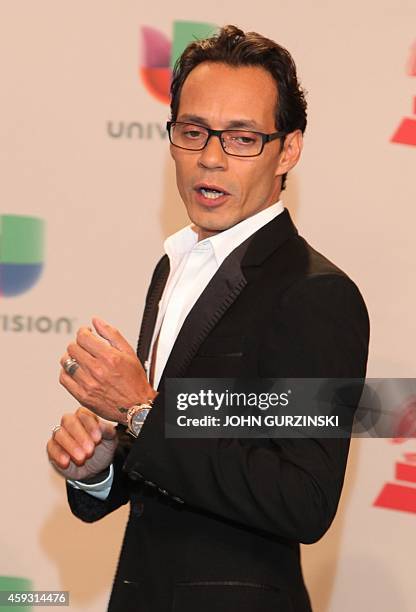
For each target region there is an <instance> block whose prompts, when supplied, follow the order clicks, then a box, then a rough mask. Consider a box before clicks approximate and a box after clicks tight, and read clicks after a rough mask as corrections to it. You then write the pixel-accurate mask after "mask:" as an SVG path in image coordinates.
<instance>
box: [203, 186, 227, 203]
mask: <svg viewBox="0 0 416 612" xmlns="http://www.w3.org/2000/svg"><path fill="white" fill-rule="evenodd" d="M198 191H199V192H200V193H202V195H203V196H205V197H206V198H208V199H210V200H216V199H217V198H220V197H221V196H223V195H225V192H224V191H217V190H216V189H204V188H203V187H201V189H199V190H198Z"/></svg>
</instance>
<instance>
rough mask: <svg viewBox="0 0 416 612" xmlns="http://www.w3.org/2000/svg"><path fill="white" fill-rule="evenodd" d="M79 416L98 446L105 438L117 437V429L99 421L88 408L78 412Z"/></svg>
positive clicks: (80, 409) (79, 409)
mask: <svg viewBox="0 0 416 612" xmlns="http://www.w3.org/2000/svg"><path fill="white" fill-rule="evenodd" d="M77 415H78V416H79V419H80V420H81V422H82V423H83V425H84V427H85V429H86V431H87V432H88V433H89V435H90V436H91V438H92V439H93V440H94V442H95V443H96V444H98V443H99V442H100V441H101V440H102V439H103V438H104V439H112V438H115V437H116V435H117V432H116V430H115V427H114V426H113V425H111V424H110V423H107V421H104V420H102V419H99V418H98V417H97V416H96V415H95V414H94V413H93V412H91V410H88V408H85V407H84V406H81V407H80V408H78V410H77Z"/></svg>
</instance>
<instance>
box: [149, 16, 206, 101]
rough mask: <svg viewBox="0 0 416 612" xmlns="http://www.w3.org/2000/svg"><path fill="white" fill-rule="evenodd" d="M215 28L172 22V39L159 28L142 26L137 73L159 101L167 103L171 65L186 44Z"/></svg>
mask: <svg viewBox="0 0 416 612" xmlns="http://www.w3.org/2000/svg"><path fill="white" fill-rule="evenodd" d="M216 29H217V26H215V25H213V24H211V23H199V22H194V21H174V22H173V40H172V42H171V41H170V40H169V39H168V38H167V37H166V36H165V35H164V34H163V33H162V32H160V31H159V30H156V29H155V28H151V27H149V26H144V27H142V28H141V41H142V53H141V56H140V67H139V74H140V77H141V80H142V82H143V83H144V86H145V87H146V89H147V91H148V92H149V93H150V94H151V95H152V96H153V97H154V98H156V100H159V102H162V104H169V101H170V96H169V90H170V82H171V78H172V68H173V66H174V65H175V62H176V60H177V59H178V57H179V56H180V55H181V53H182V51H183V50H184V49H185V47H186V46H187V45H188V44H189V43H190V42H192V41H193V40H195V39H200V38H207V37H208V36H212V34H213V33H214V32H215V30H216Z"/></svg>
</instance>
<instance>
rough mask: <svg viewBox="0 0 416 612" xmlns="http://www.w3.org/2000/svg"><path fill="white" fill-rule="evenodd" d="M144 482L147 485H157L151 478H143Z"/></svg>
mask: <svg viewBox="0 0 416 612" xmlns="http://www.w3.org/2000/svg"><path fill="white" fill-rule="evenodd" d="M144 484H147V485H148V486H149V487H156V486H157V485H156V484H155V483H154V482H152V481H151V480H145V481H144Z"/></svg>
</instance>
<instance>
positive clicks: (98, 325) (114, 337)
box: [92, 317, 134, 353]
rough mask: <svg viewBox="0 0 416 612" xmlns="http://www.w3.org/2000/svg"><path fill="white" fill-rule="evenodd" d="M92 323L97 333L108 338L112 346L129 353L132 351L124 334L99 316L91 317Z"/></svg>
mask: <svg viewBox="0 0 416 612" xmlns="http://www.w3.org/2000/svg"><path fill="white" fill-rule="evenodd" d="M92 323H93V325H94V327H95V330H96V332H97V334H99V335H100V336H101V337H102V338H105V339H106V340H108V342H109V343H110V344H111V346H112V347H114V348H116V349H118V350H119V351H122V352H123V353H131V352H133V353H134V351H133V349H132V347H131V346H130V344H129V343H128V342H127V340H126V339H125V338H124V336H123V335H122V334H121V333H120V332H119V330H118V329H117V328H116V327H113V326H112V325H110V324H109V323H107V322H106V321H103V319H100V318H99V317H93V319H92Z"/></svg>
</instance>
